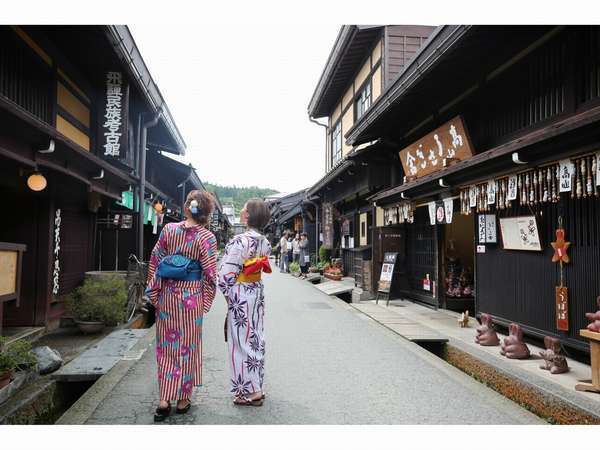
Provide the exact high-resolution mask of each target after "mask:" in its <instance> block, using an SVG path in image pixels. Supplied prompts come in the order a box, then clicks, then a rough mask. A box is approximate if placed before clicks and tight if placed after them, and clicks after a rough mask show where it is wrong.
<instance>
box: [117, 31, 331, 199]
mask: <svg viewBox="0 0 600 450" xmlns="http://www.w3.org/2000/svg"><path fill="white" fill-rule="evenodd" d="M129 28H130V30H131V33H132V35H133V37H134V39H135V40H136V43H137V45H138V48H139V49H140V52H141V53H142V56H143V58H144V60H145V62H146V65H147V66H148V68H149V69H150V72H151V74H152V76H153V78H154V81H155V82H156V83H157V85H158V87H159V89H160V91H161V93H162V94H163V97H164V98H165V101H166V103H167V105H168V107H169V109H170V110H171V114H172V115H173V118H174V120H175V123H176V124H177V127H178V128H179V130H180V132H181V134H182V136H183V139H184V140H185V142H186V144H187V152H186V156H185V158H184V160H185V161H186V162H191V163H192V165H193V166H194V167H195V168H196V171H197V173H198V175H199V176H200V179H201V180H202V181H207V182H211V183H218V184H222V185H236V186H259V187H268V188H272V189H275V190H277V191H280V192H294V191H297V190H300V189H303V188H306V187H309V186H311V185H312V184H314V183H315V182H316V181H317V180H318V179H319V178H321V177H322V176H323V175H324V173H325V172H324V171H325V128H323V127H319V126H318V125H316V124H314V123H311V122H309V120H308V113H307V107H308V103H309V101H310V98H311V96H312V93H313V91H314V88H315V86H316V84H317V81H318V79H319V77H320V75H321V72H322V70H323V68H324V66H325V62H326V60H327V57H328V56H329V52H330V51H331V48H332V46H333V43H334V41H335V38H336V36H337V33H338V31H339V28H340V27H339V26H338V25H333V24H332V25H310V26H306V25H294V24H288V25H286V24H275V23H273V24H271V25H256V26H253V25H250V24H247V25H227V24H223V23H211V24H198V25H197V26H187V25H183V26H182V25H161V27H160V30H159V32H158V30H157V27H156V26H155V25H142V24H139V25H132V24H130V25H129ZM321 121H322V122H324V119H322V120H321Z"/></svg>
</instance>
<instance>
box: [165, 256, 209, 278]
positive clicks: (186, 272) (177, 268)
mask: <svg viewBox="0 0 600 450" xmlns="http://www.w3.org/2000/svg"><path fill="white" fill-rule="evenodd" d="M156 276H157V277H160V278H164V279H171V280H181V281H197V280H201V279H202V265H201V264H200V261H197V260H195V259H191V258H188V257H187V256H183V255H179V254H176V255H168V256H165V257H164V258H163V259H162V260H161V261H160V263H159V264H158V269H157V271H156Z"/></svg>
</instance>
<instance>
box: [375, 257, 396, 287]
mask: <svg viewBox="0 0 600 450" xmlns="http://www.w3.org/2000/svg"><path fill="white" fill-rule="evenodd" d="M397 257H398V253H390V252H386V253H385V254H384V257H383V264H382V266H381V275H380V276H379V283H378V285H377V291H378V292H384V293H387V292H390V287H391V285H392V277H393V275H394V266H395V265H396V259H397Z"/></svg>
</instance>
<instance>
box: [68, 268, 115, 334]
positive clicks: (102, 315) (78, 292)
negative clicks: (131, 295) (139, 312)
mask: <svg viewBox="0 0 600 450" xmlns="http://www.w3.org/2000/svg"><path fill="white" fill-rule="evenodd" d="M126 305H127V284H126V281H125V280H123V279H121V278H117V277H107V278H104V279H93V278H90V279H86V280H85V281H84V283H83V285H82V286H81V287H79V288H77V289H75V291H73V292H72V293H71V294H70V295H69V296H67V309H68V311H69V312H70V313H71V314H72V315H73V318H74V319H75V323H76V324H77V326H78V327H79V329H80V330H81V331H82V332H83V333H98V332H100V331H102V329H103V328H104V326H105V325H108V326H114V325H117V324H118V323H122V322H125V320H126Z"/></svg>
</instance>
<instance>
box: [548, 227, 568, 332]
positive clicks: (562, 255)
mask: <svg viewBox="0 0 600 450" xmlns="http://www.w3.org/2000/svg"><path fill="white" fill-rule="evenodd" d="M570 244H571V243H570V242H566V241H565V229H564V228H563V219H562V216H559V217H558V228H557V230H556V241H554V242H552V243H550V245H551V246H552V248H553V249H554V255H553V256H552V262H558V263H559V264H560V286H557V287H556V329H557V330H559V331H569V290H568V289H567V287H566V286H565V285H564V270H563V263H568V262H569V256H568V255H567V249H568V248H569V245H570Z"/></svg>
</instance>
